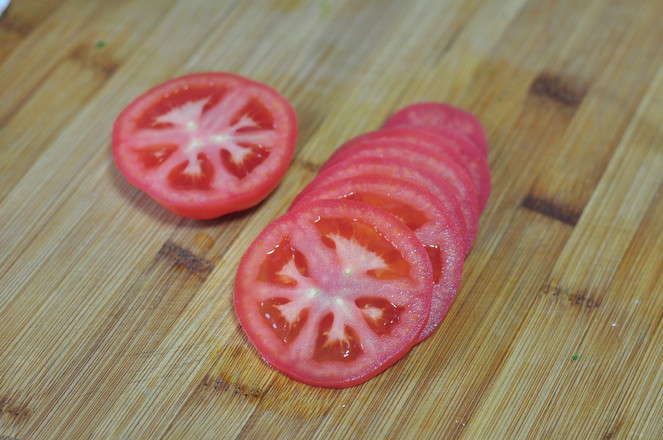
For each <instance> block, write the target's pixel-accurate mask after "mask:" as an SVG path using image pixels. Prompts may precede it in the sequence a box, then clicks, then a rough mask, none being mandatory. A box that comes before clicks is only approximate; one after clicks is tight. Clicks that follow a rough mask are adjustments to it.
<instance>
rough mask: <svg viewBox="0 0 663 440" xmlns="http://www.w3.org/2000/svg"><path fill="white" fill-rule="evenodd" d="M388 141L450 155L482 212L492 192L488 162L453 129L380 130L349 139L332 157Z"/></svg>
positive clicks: (413, 128)
mask: <svg viewBox="0 0 663 440" xmlns="http://www.w3.org/2000/svg"><path fill="white" fill-rule="evenodd" d="M389 140H392V141H403V142H411V143H415V144H423V145H427V146H430V147H432V148H436V149H440V150H441V151H443V152H445V153H446V154H448V155H450V157H451V159H452V160H453V161H454V162H455V163H457V164H459V165H462V166H463V167H464V168H465V169H466V170H467V172H468V173H469V175H470V177H471V178H472V181H473V183H474V188H475V190H476V194H477V200H478V201H479V209H480V211H483V210H484V208H485V206H486V203H487V202H488V198H489V197H490V191H491V177H490V169H489V168H488V162H487V161H486V157H485V156H484V154H483V153H482V152H480V151H479V149H478V148H477V147H476V146H475V145H474V144H473V143H472V142H471V141H469V140H468V139H467V138H466V137H465V136H463V135H462V134H459V133H458V132H456V131H454V130H451V129H448V128H444V127H435V130H427V129H424V128H421V127H418V126H412V127H400V126H399V127H395V128H389V127H386V128H381V129H380V130H376V131H371V132H368V133H364V134H362V135H360V136H357V137H355V138H353V139H351V140H349V141H348V142H346V143H344V144H343V145H342V146H341V147H340V148H339V149H338V150H336V152H335V153H334V155H338V154H341V153H342V152H343V151H344V150H347V149H350V148H352V146H353V145H357V144H361V143H369V142H378V141H389Z"/></svg>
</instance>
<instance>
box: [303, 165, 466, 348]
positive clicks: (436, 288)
mask: <svg viewBox="0 0 663 440" xmlns="http://www.w3.org/2000/svg"><path fill="white" fill-rule="evenodd" d="M326 199H344V200H356V201H358V202H364V203H368V204H370V205H373V206H376V207H378V208H382V209H384V210H386V211H388V212H389V213H391V214H392V215H394V216H396V217H397V218H398V219H399V220H400V221H402V222H403V223H404V224H405V225H406V226H407V227H408V228H410V230H412V231H413V232H414V233H415V235H416V236H417V238H418V239H419V240H420V241H421V243H422V245H423V246H424V249H426V252H427V253H428V256H429V257H430V260H431V263H432V266H433V299H432V303H431V312H430V316H429V317H428V322H427V324H426V327H425V328H424V330H423V331H422V333H421V335H419V339H418V340H419V342H421V341H423V340H424V339H426V338H427V337H428V336H430V334H431V333H433V331H434V330H435V329H436V328H437V327H438V325H440V323H441V322H442V320H443V319H444V317H445V316H446V314H447V312H448V311H449V308H450V307H451V304H452V302H453V300H454V298H455V297H456V293H457V292H458V287H459V286H460V280H461V277H462V275H463V260H464V258H465V243H464V240H463V239H462V237H461V236H460V232H459V231H458V229H456V228H455V225H454V222H453V220H452V218H451V214H450V213H449V212H448V211H447V209H446V207H445V206H444V205H443V204H442V203H440V201H439V200H438V199H437V198H436V197H435V196H434V195H433V194H432V193H431V192H430V191H428V190H427V189H425V188H423V187H421V186H419V185H417V184H414V183H411V182H408V181H406V180H403V179H398V178H395V177H387V176H359V177H350V178H347V179H342V180H338V181H333V182H330V183H327V184H325V185H320V186H316V187H315V188H314V189H313V190H311V191H308V192H307V193H306V195H305V196H303V197H302V198H301V199H300V200H299V202H298V203H299V204H301V203H308V202H312V201H315V200H326ZM295 209H297V207H296V206H295Z"/></svg>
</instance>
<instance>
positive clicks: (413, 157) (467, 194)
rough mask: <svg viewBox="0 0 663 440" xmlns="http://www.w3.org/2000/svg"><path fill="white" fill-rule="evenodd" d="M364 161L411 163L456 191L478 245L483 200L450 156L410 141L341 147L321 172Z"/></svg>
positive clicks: (383, 140) (466, 173)
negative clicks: (371, 159)
mask: <svg viewBox="0 0 663 440" xmlns="http://www.w3.org/2000/svg"><path fill="white" fill-rule="evenodd" d="M363 158H384V159H389V160H392V161H411V162H414V163H415V164H417V165H419V166H421V167H424V168H426V169H428V170H430V171H431V172H433V173H436V174H438V175H439V176H440V177H442V178H443V179H444V180H445V181H446V182H447V183H448V184H449V186H451V187H452V188H453V189H454V193H455V196H456V197H457V199H458V202H459V203H460V206H461V211H462V213H463V218H464V220H465V225H466V227H467V237H468V241H469V243H470V245H471V243H472V242H473V241H474V239H475V237H476V233H477V229H478V227H479V215H480V209H479V199H478V197H477V193H476V190H475V189H474V183H473V182H472V178H471V177H470V175H469V173H468V171H467V170H466V169H465V168H464V167H462V166H460V165H458V164H457V163H456V162H455V161H453V160H452V159H451V158H450V156H449V155H447V154H445V153H444V152H440V151H437V150H436V149H435V148H433V147H431V146H430V145H423V144H417V143H413V142H408V141H398V140H392V139H381V140H376V141H368V142H360V143H356V144H353V145H351V146H349V147H348V148H343V147H341V148H340V149H339V151H338V152H337V153H334V154H333V155H332V156H331V157H330V158H329V159H328V160H327V162H326V163H325V164H324V165H323V167H322V168H321V172H323V171H324V170H326V169H327V168H329V167H332V166H334V165H336V164H340V163H343V162H345V163H352V162H353V161H355V160H358V159H363Z"/></svg>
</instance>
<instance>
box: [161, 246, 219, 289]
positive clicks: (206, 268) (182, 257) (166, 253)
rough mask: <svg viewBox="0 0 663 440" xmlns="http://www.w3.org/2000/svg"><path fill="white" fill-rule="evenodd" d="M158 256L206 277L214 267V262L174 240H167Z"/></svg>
mask: <svg viewBox="0 0 663 440" xmlns="http://www.w3.org/2000/svg"><path fill="white" fill-rule="evenodd" d="M157 258H159V259H162V260H168V261H170V262H171V263H172V264H173V266H175V267H182V268H184V269H186V270H187V271H188V272H189V273H191V274H196V275H198V276H200V277H201V278H203V279H205V278H207V276H208V275H209V274H210V273H211V272H212V269H214V263H212V262H211V261H208V260H206V259H204V258H201V257H199V256H197V255H195V254H194V253H193V252H191V251H190V250H188V249H185V248H183V247H181V246H178V245H177V244H175V243H173V242H172V241H170V240H168V241H166V242H165V243H164V244H163V246H161V249H159V252H158V253H157Z"/></svg>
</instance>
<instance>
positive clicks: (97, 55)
mask: <svg viewBox="0 0 663 440" xmlns="http://www.w3.org/2000/svg"><path fill="white" fill-rule="evenodd" d="M68 58H69V59H71V60H73V61H75V62H78V63H80V64H81V65H82V66H83V67H85V68H87V69H91V70H94V71H95V72H99V73H100V74H102V75H103V76H104V77H106V78H108V77H110V76H111V75H113V73H115V71H116V70H117V69H118V68H119V67H120V66H119V64H120V63H119V62H118V61H117V60H115V59H113V57H112V55H111V52H110V48H108V47H104V48H96V47H95V45H94V42H86V43H84V44H79V45H78V46H76V47H75V48H74V49H73V50H72V51H71V52H69V56H68Z"/></svg>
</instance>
